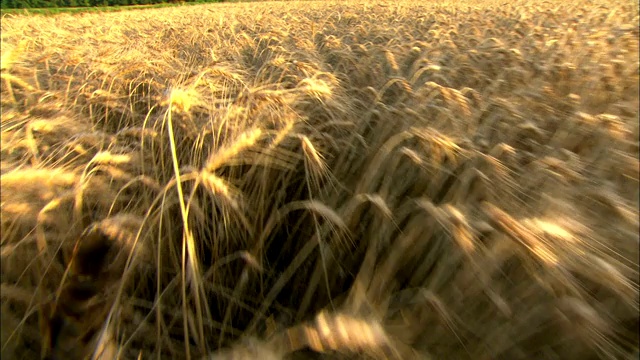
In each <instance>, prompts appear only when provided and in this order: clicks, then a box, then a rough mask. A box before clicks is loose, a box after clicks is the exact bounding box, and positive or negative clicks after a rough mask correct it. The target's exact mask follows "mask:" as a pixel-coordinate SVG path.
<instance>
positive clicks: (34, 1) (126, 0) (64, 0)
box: [0, 0, 223, 9]
mask: <svg viewBox="0 0 640 360" xmlns="http://www.w3.org/2000/svg"><path fill="white" fill-rule="evenodd" d="M222 1H223V0H0V6H1V7H2V8H3V9H37V8H64V7H78V6H127V5H152V4H166V3H182V2H198V3H206V2H222Z"/></svg>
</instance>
